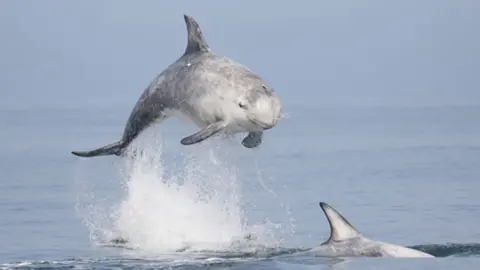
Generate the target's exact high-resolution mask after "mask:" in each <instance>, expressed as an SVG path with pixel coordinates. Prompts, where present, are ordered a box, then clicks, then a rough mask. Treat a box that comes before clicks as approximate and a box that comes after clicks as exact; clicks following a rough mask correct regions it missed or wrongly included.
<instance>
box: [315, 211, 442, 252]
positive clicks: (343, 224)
mask: <svg viewBox="0 0 480 270" xmlns="http://www.w3.org/2000/svg"><path fill="white" fill-rule="evenodd" d="M320 207H321V208H322V210H323V212H324V213H325V216H326V217H327V220H328V223H329V224H330V238H329V239H328V240H327V241H326V242H324V243H322V244H321V245H320V246H319V247H316V248H314V249H312V250H311V252H315V253H320V254H322V255H324V256H339V257H354V256H364V257H429V258H431V257H433V256H432V255H430V254H427V253H424V252H421V251H418V250H414V249H410V248H407V247H402V246H397V245H393V244H388V243H383V242H378V241H374V240H370V239H368V238H366V237H364V236H362V235H361V234H360V233H359V232H358V231H357V229H355V227H353V225H352V224H350V222H348V220H347V219H345V217H343V216H342V215H341V214H340V213H339V212H338V211H337V210H335V209H333V207H331V206H330V205H328V204H327V203H325V202H320Z"/></svg>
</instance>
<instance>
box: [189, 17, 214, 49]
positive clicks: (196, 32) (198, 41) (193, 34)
mask: <svg viewBox="0 0 480 270" xmlns="http://www.w3.org/2000/svg"><path fill="white" fill-rule="evenodd" d="M183 17H184V19H185V24H186V25H187V33H188V43H187V48H186V49H185V54H189V53H194V52H209V51H210V47H209V46H208V43H207V40H206V39H205V37H204V36H203V33H202V29H200V26H199V25H198V23H197V21H195V19H194V18H193V17H191V16H189V15H187V14H184V15H183Z"/></svg>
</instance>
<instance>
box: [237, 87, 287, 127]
mask: <svg viewBox="0 0 480 270" xmlns="http://www.w3.org/2000/svg"><path fill="white" fill-rule="evenodd" d="M245 90H246V91H244V92H243V94H242V95H240V96H239V97H238V98H237V99H236V100H235V103H236V104H235V106H237V109H236V110H237V112H238V113H237V114H236V115H237V118H243V120H244V121H245V126H247V127H249V130H250V131H263V130H267V129H271V128H273V127H274V126H275V125H276V124H277V123H278V121H279V119H280V116H281V113H282V104H281V102H280V98H279V96H278V94H277V93H276V92H275V91H274V90H273V88H271V87H269V86H268V85H267V84H266V83H265V82H263V81H262V80H261V79H259V78H257V79H256V80H254V81H253V83H249V84H248V88H246V89H245Z"/></svg>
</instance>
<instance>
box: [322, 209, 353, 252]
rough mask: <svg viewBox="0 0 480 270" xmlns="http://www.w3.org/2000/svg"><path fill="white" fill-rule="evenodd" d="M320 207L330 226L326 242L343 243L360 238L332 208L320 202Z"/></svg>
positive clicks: (351, 226) (348, 223)
mask: <svg viewBox="0 0 480 270" xmlns="http://www.w3.org/2000/svg"><path fill="white" fill-rule="evenodd" d="M320 207H321V208H322V210H323V212H324V213H325V216H326V217H327V219H328V223H329V224H330V238H329V239H328V240H327V242H331V241H344V240H347V239H351V238H356V237H360V236H361V234H360V233H359V232H358V231H357V229H355V227H353V225H352V224H350V222H348V220H347V219H346V218H344V217H343V216H342V214H340V213H339V212H338V211H337V210H335V209H334V208H333V207H331V206H330V205H328V204H327V203H325V202H320Z"/></svg>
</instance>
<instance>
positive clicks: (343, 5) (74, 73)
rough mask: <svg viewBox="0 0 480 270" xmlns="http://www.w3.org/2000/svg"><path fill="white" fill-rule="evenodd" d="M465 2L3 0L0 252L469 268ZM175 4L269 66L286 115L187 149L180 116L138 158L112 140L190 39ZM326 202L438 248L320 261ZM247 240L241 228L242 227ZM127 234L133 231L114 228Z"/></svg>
mask: <svg viewBox="0 0 480 270" xmlns="http://www.w3.org/2000/svg"><path fill="white" fill-rule="evenodd" d="M478 11H479V5H478V3H477V1H474V0H472V1H469V0H464V1H448V0H431V1H430V0H429V1H422V2H418V1H413V0H411V1H397V2H388V3H387V2H385V1H380V0H378V1H373V0H372V1H361V2H359V1H353V0H352V1H341V2H340V1H330V2H328V1H319V2H312V1H293V2H281V3H280V2H279V3H277V4H275V5H274V6H272V4H271V3H270V2H258V1H255V2H254V1H250V2H249V1H242V2H235V3H233V2H225V1H209V2H208V3H203V2H199V1H175V2H169V3H167V2H161V1H141V2H135V3H134V2H129V1H102V3H101V4H99V3H98V2H97V1H77V2H71V1H68V2H67V1H65V2H64V1H42V2H33V1H2V2H0V15H1V16H0V33H1V34H2V42H0V59H1V60H0V125H1V127H2V128H1V131H0V171H1V172H2V176H3V178H2V181H0V216H1V217H2V218H1V219H0V265H1V266H0V267H1V268H6V269H9V268H41V269H47V268H58V269H61V268H130V269H131V268H140V269H142V268H149V269H150V268H169V267H172V268H179V269H198V268H203V267H205V266H207V267H208V266H209V267H211V268H214V269H222V268H234V269H292V268H294V269H309V268H315V269H385V268H388V269H477V268H478V267H477V265H478V264H479V262H480V261H479V256H480V233H479V232H478V224H479V221H480V220H479V219H480V218H479V216H480V208H479V206H480V203H479V200H478V198H477V194H478V193H479V191H480V186H479V184H478V179H479V178H480V139H479V138H480V125H479V117H480V103H479V101H480V91H479V90H478V89H479V88H480V77H479V76H478V70H480V61H479V59H480V38H479V35H478V34H477V32H478V25H480V20H479V18H480V16H478ZM183 13H188V14H190V15H192V16H193V17H195V18H196V19H197V20H198V22H199V23H200V26H201V27H202V29H203V32H204V34H205V36H206V38H207V40H208V42H209V44H210V46H211V47H212V49H213V50H215V51H216V52H218V53H220V54H223V55H227V56H229V57H231V58H233V59H235V60H237V61H239V62H241V63H243V64H246V65H248V66H249V67H250V68H251V69H252V70H254V71H256V72H258V73H259V74H260V75H261V76H262V77H264V78H265V79H266V80H267V81H268V82H269V83H270V84H271V85H272V86H273V87H274V88H275V89H276V90H277V92H278V93H279V95H280V96H281V98H282V101H283V104H284V110H285V118H284V119H282V120H281V122H280V123H279V124H278V126H277V127H275V128H274V129H272V130H269V131H268V132H267V133H266V135H265V140H264V142H263V144H262V145H261V147H260V148H258V149H246V148H244V147H242V146H241V144H240V141H241V139H242V138H241V137H240V136H237V137H235V138H223V137H218V138H212V139H210V140H207V141H204V142H203V143H201V144H197V145H193V146H188V147H186V146H182V145H181V144H180V139H181V138H183V137H185V136H187V135H189V134H191V133H193V132H194V131H195V130H196V129H195V127H192V126H188V125H186V124H184V123H182V122H179V121H178V120H176V119H172V120H169V121H167V122H165V123H162V124H161V125H157V126H154V127H152V128H151V129H149V130H148V131H147V132H145V133H144V134H142V136H141V138H139V140H138V141H137V142H135V145H134V146H133V148H132V151H133V150H135V149H137V150H141V151H143V153H144V155H143V156H142V155H139V156H138V158H137V159H134V160H129V159H121V158H118V157H99V158H92V159H81V158H78V157H75V156H73V155H71V154H70V152H71V151H73V150H87V149H92V148H95V147H99V146H103V145H105V144H108V143H112V142H114V141H116V140H118V139H119V137H120V136H121V133H122V132H123V128H124V124H125V122H126V119H127V117H128V115H129V113H130V111H131V109H132V107H133V105H134V104H135V102H136V101H137V99H138V97H139V96H140V94H141V92H142V91H143V89H144V87H146V86H147V85H148V84H149V83H150V81H151V80H152V79H153V77H154V76H155V75H156V74H157V73H159V72H160V71H161V70H163V69H164V68H165V67H166V66H167V65H168V64H169V63H171V62H172V61H174V60H175V59H176V58H177V57H178V56H180V55H181V54H182V53H183V50H184V48H185V41H186V31H185V26H184V22H183V18H182V14H183ZM320 201H324V202H327V203H329V204H330V205H332V206H333V207H335V208H336V209H337V210H338V211H340V212H341V213H342V214H344V215H345V217H346V218H347V219H349V220H350V222H351V223H353V224H354V225H355V226H356V227H357V229H359V230H360V231H361V232H362V233H363V234H364V235H365V236H367V237H369V238H372V239H375V240H382V241H385V242H390V243H394V244H399V245H405V246H409V247H412V248H415V249H419V250H423V251H425V252H428V253H431V254H433V255H435V256H436V257H437V258H434V259H421V260H416V259H392V258H329V257H321V256H316V255H315V254H311V253H308V252H305V251H308V250H309V249H311V248H314V247H316V246H318V245H319V244H320V243H322V242H323V241H325V240H326V239H327V238H328V236H329V235H328V234H329V227H328V223H327V221H326V219H325V217H324V215H323V213H322V211H321V209H320V207H319V206H318V203H319V202H320ZM245 236H251V237H250V238H249V239H245ZM119 239H124V240H128V242H126V243H123V242H121V241H113V240H119Z"/></svg>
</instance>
